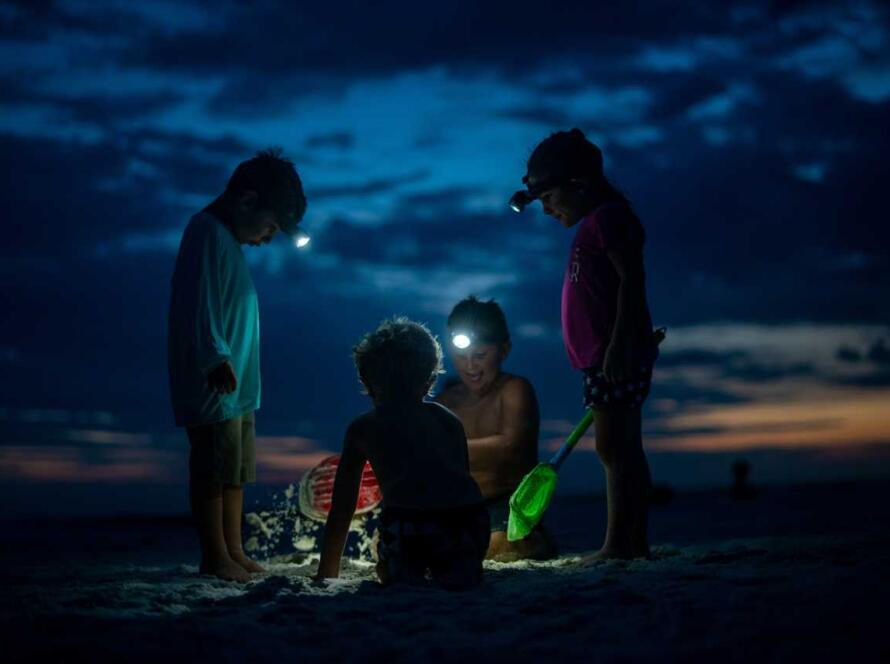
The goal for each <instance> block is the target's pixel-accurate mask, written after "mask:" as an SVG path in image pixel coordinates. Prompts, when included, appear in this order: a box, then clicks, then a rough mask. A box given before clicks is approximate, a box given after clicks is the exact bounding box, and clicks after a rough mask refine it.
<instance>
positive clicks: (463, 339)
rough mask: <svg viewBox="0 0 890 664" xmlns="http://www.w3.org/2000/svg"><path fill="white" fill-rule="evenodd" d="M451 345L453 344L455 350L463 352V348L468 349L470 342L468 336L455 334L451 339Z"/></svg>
mask: <svg viewBox="0 0 890 664" xmlns="http://www.w3.org/2000/svg"><path fill="white" fill-rule="evenodd" d="M451 343H453V344H454V345H455V346H456V347H457V348H460V349H461V350H464V349H465V348H469V347H470V343H471V341H470V337H469V336H467V335H466V334H463V333H461V334H455V335H454V336H453V337H451Z"/></svg>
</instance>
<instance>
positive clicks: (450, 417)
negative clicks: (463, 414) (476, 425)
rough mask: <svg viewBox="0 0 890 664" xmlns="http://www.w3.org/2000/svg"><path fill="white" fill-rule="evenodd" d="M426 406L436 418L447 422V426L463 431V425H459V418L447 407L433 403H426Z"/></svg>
mask: <svg viewBox="0 0 890 664" xmlns="http://www.w3.org/2000/svg"><path fill="white" fill-rule="evenodd" d="M426 404H427V407H428V408H429V409H431V410H430V412H432V413H435V414H436V416H437V417H439V418H440V419H441V420H443V421H444V422H447V423H448V425H449V426H452V427H460V430H461V431H463V427H464V425H463V424H462V423H461V421H460V418H459V417H458V416H457V415H455V414H454V413H453V412H452V411H451V409H450V408H448V406H446V405H444V404H442V403H438V402H435V401H427V402H426Z"/></svg>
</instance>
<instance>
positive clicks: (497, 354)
mask: <svg viewBox="0 0 890 664" xmlns="http://www.w3.org/2000/svg"><path fill="white" fill-rule="evenodd" d="M508 352H509V348H508V346H507V344H484V343H474V344H473V345H471V346H470V347H469V348H465V349H463V350H460V349H458V348H455V347H454V346H452V347H451V348H450V353H451V361H452V362H453V363H454V366H455V368H456V369H457V373H458V375H459V376H460V379H461V382H463V384H464V385H466V386H467V389H469V390H470V391H471V392H484V391H485V390H486V388H488V387H489V386H490V385H491V384H492V383H493V382H494V381H495V380H497V377H498V376H500V375H501V362H503V361H504V360H505V359H506V357H507V353H508Z"/></svg>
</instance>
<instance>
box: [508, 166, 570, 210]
mask: <svg viewBox="0 0 890 664" xmlns="http://www.w3.org/2000/svg"><path fill="white" fill-rule="evenodd" d="M522 181H523V182H524V183H525V186H526V189H520V190H519V191H517V192H516V193H515V194H513V195H512V196H511V197H510V201H509V203H508V205H509V206H510V209H512V210H513V212H522V211H523V210H524V209H525V208H527V207H528V206H529V204H531V203H533V202H534V200H535V199H536V198H538V197H539V196H540V195H541V194H543V193H544V192H545V191H547V190H548V189H553V188H554V187H559V186H562V185H564V184H566V182H568V180H567V178H565V177H562V176H558V177H552V176H551V177H547V178H544V179H543V180H539V181H538V182H536V183H535V184H534V185H530V184H529V183H528V175H525V176H523V178H522Z"/></svg>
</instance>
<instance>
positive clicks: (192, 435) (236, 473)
mask: <svg viewBox="0 0 890 664" xmlns="http://www.w3.org/2000/svg"><path fill="white" fill-rule="evenodd" d="M186 431H187V432H188V437H189V443H190V444H191V454H190V455H189V475H190V477H191V478H192V479H193V480H194V479H202V480H205V481H206V480H209V481H212V482H218V483H220V484H227V485H231V486H240V485H241V484H245V483H247V482H255V481H256V456H255V453H254V450H255V447H256V425H255V420H254V414H253V413H252V412H251V413H247V414H246V415H242V416H241V417H234V418H232V419H230V420H223V421H222V422H214V423H213V424H207V425H203V426H198V427H188V428H187V429H186Z"/></svg>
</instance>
